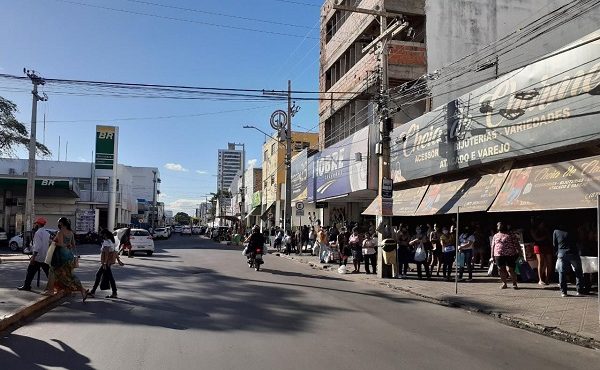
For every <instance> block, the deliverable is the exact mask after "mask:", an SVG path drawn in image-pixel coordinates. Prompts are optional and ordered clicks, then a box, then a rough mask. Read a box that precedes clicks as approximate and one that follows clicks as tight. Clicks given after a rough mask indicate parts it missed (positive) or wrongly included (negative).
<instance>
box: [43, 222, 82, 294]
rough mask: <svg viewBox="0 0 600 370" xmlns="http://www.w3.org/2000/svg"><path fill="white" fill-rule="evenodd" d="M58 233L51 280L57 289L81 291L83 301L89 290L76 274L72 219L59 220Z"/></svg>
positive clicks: (51, 268) (55, 241) (51, 267)
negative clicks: (74, 270) (74, 271)
mask: <svg viewBox="0 0 600 370" xmlns="http://www.w3.org/2000/svg"><path fill="white" fill-rule="evenodd" d="M58 230H59V231H58V233H57V234H56V237H55V238H54V243H55V244H56V248H55V249H54V254H53V256H52V262H51V264H50V274H51V276H52V277H51V280H52V281H53V285H54V288H56V289H57V290H59V291H60V290H66V291H79V292H80V293H81V297H82V300H83V302H85V300H86V298H87V293H88V292H89V291H87V290H85V289H84V288H83V285H81V281H80V280H79V278H77V276H76V275H75V274H73V269H74V268H75V256H74V255H73V252H72V249H74V248H75V234H73V231H72V230H71V221H69V219H68V218H66V217H61V218H60V219H59V220H58Z"/></svg>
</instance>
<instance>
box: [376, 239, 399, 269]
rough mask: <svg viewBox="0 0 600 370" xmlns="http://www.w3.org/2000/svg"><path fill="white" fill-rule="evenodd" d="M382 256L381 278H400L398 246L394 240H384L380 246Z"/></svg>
mask: <svg viewBox="0 0 600 370" xmlns="http://www.w3.org/2000/svg"><path fill="white" fill-rule="evenodd" d="M379 247H380V248H381V254H382V257H383V258H382V264H381V266H380V267H379V268H381V276H382V277H383V278H384V279H391V278H396V277H397V276H398V258H397V254H396V253H397V248H398V245H397V243H396V241H395V240H394V239H383V240H382V241H381V244H380V245H379Z"/></svg>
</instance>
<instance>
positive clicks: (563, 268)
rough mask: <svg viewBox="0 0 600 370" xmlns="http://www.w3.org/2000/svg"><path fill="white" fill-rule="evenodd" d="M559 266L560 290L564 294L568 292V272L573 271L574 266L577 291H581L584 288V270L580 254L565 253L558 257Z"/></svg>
mask: <svg viewBox="0 0 600 370" xmlns="http://www.w3.org/2000/svg"><path fill="white" fill-rule="evenodd" d="M557 267H558V282H559V284H560V291H561V292H563V293H564V294H567V277H566V273H567V272H569V271H571V268H572V269H573V271H575V281H576V286H577V291H578V292H580V293H581V292H582V290H583V285H582V284H583V270H582V268H581V258H579V256H578V255H576V254H565V255H564V256H562V257H558V261H557Z"/></svg>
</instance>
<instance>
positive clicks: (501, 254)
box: [492, 222, 520, 289]
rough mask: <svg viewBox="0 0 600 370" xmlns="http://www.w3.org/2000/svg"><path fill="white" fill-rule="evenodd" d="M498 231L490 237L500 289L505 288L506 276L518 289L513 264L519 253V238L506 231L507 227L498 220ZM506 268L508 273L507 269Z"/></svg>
mask: <svg viewBox="0 0 600 370" xmlns="http://www.w3.org/2000/svg"><path fill="white" fill-rule="evenodd" d="M497 226H498V232H497V233H496V234H495V235H494V238H493V239H492V255H493V256H494V262H495V263H496V266H498V272H499V273H500V279H502V286H500V289H506V288H507V282H508V276H507V275H510V279H511V281H512V286H513V289H519V287H518V286H517V274H516V273H515V265H516V263H517V257H518V255H519V249H520V246H519V240H518V239H517V237H516V236H515V235H514V234H512V233H510V232H509V231H508V227H507V226H506V224H505V223H503V222H498V225H497ZM507 269H508V273H507V271H506V270H507Z"/></svg>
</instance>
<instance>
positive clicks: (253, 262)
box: [247, 248, 265, 271]
mask: <svg viewBox="0 0 600 370" xmlns="http://www.w3.org/2000/svg"><path fill="white" fill-rule="evenodd" d="M263 252H264V251H263V249H262V248H255V249H254V250H253V251H250V252H249V253H248V254H247V256H248V267H250V268H253V267H254V269H255V270H256V271H260V265H262V264H263V263H265V262H264V260H263Z"/></svg>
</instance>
